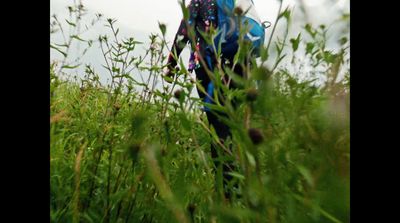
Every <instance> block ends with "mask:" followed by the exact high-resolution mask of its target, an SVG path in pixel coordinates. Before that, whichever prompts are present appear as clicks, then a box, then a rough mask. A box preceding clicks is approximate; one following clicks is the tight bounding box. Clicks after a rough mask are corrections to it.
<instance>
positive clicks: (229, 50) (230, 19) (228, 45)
mask: <svg viewBox="0 0 400 223" xmlns="http://www.w3.org/2000/svg"><path fill="white" fill-rule="evenodd" d="M216 1H217V6H218V33H217V35H216V37H215V38H214V44H215V49H217V51H218V50H220V51H221V54H222V55H223V56H225V57H230V58H233V56H234V55H235V54H236V53H237V51H238V48H239V44H238V40H239V35H240V30H239V21H240V22H241V23H242V27H244V28H247V32H246V33H245V35H244V40H246V41H249V42H250V43H251V51H252V55H253V56H256V57H258V56H259V55H260V49H261V47H262V46H263V45H264V41H265V29H266V28H268V27H269V26H270V24H269V26H265V23H266V22H264V23H262V22H261V21H260V19H259V18H258V15H257V12H256V11H255V8H254V2H253V0H216ZM236 7H240V8H241V9H242V11H243V14H242V16H241V18H240V19H239V18H238V17H237V16H235V14H234V10H235V8H236ZM212 52H213V50H210V51H209V53H210V54H212ZM210 54H209V55H206V57H205V59H206V62H207V64H208V66H209V68H210V69H211V70H212V69H213V66H212V62H211V55H210ZM213 93H214V83H213V82H212V81H211V82H210V83H209V84H208V86H207V94H208V96H206V97H205V102H206V103H210V104H212V97H213V95H214V94H213ZM204 110H205V111H210V109H209V108H208V107H207V106H205V107H204Z"/></svg>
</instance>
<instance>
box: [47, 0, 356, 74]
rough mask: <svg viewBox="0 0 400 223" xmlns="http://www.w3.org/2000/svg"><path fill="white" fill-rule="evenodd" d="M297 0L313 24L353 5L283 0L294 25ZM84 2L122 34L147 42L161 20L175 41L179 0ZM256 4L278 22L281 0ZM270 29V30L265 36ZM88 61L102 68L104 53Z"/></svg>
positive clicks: (61, 3)
mask: <svg viewBox="0 0 400 223" xmlns="http://www.w3.org/2000/svg"><path fill="white" fill-rule="evenodd" d="M72 2H73V0H51V1H50V3H51V4H50V12H51V14H57V16H58V17H59V18H62V17H65V16H66V15H67V12H68V10H67V9H66V6H67V5H71V4H72ZM186 2H187V3H188V2H189V0H187V1H186ZM297 2H303V3H304V5H305V9H306V11H307V12H308V14H307V15H308V17H307V19H308V22H310V23H312V24H313V25H319V24H330V23H332V21H333V20H335V19H337V18H338V17H339V16H340V13H339V12H341V11H342V12H343V11H345V12H349V8H350V5H349V4H350V3H349V2H350V0H283V6H284V7H286V6H290V7H293V8H294V9H295V12H294V14H293V23H294V26H295V25H296V24H298V25H300V24H301V25H304V24H305V21H304V19H305V17H304V14H303V13H301V11H300V10H299V5H298V4H296V3H297ZM82 3H83V5H84V6H86V8H87V9H88V10H89V11H88V12H89V14H92V15H93V14H94V13H102V14H103V15H104V17H106V18H114V19H117V23H116V26H117V27H118V28H120V35H121V36H126V37H131V36H133V37H135V39H137V40H139V41H144V42H146V41H148V36H149V35H150V34H151V33H159V28H158V22H162V23H165V24H166V25H167V35H166V37H167V41H169V42H172V40H173V38H174V35H175V33H176V31H177V29H178V26H179V23H180V20H181V19H182V12H181V9H180V6H179V4H178V0H82ZM254 3H255V5H256V8H257V11H258V13H259V15H260V17H261V20H262V21H270V22H271V23H274V22H275V19H276V16H277V14H278V9H279V1H278V0H254ZM92 18H93V16H92ZM105 30H106V29H105V27H104V26H103V25H101V26H96V29H95V30H92V31H91V38H93V37H94V38H95V37H97V36H98V35H99V34H104V32H105ZM271 30H272V29H267V32H266V38H268V36H269V34H270V32H271ZM278 30H279V26H278ZM297 30H299V29H298V28H297V29H296V27H292V31H293V32H294V33H296V32H298V31H297ZM52 38H53V40H54V38H55V39H57V38H60V36H57V35H55V36H53V37H52ZM97 50H98V49H97ZM59 56H60V55H59V54H58V53H56V52H54V51H52V52H51V57H52V59H58V58H59ZM183 56H184V57H188V50H186V51H184V52H183ZM85 62H89V63H91V64H92V65H93V66H94V67H101V64H102V63H103V61H102V57H101V54H100V53H99V52H98V51H95V50H91V51H89V52H88V55H87V56H86V58H85ZM100 73H101V72H100Z"/></svg>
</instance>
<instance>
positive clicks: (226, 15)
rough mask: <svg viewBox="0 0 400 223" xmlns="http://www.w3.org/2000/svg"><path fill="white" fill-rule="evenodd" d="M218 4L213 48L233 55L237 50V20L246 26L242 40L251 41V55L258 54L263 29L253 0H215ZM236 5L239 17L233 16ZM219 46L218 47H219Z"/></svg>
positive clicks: (261, 43)
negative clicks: (216, 30)
mask: <svg viewBox="0 0 400 223" xmlns="http://www.w3.org/2000/svg"><path fill="white" fill-rule="evenodd" d="M216 2H217V6H218V30H219V32H218V34H217V36H216V38H215V39H214V43H215V48H216V49H217V50H218V49H220V50H221V53H222V54H223V55H225V56H228V57H233V55H235V54H236V52H237V50H238V47H239V46H238V40H239V27H240V26H239V22H240V23H241V26H242V27H244V28H247V32H246V33H245V35H244V40H245V41H249V42H250V43H251V48H252V53H253V56H259V52H260V49H261V47H262V46H263V45H264V40H265V29H266V28H268V27H266V26H265V25H264V23H262V22H261V21H260V19H259V17H258V14H257V12H256V11H255V6H254V2H253V0H217V1H216ZM236 7H238V8H240V9H242V11H243V14H242V16H241V17H240V18H238V16H235V14H234V10H235V8H236ZM219 47H220V48H219Z"/></svg>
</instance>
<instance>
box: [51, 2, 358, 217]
mask: <svg viewBox="0 0 400 223" xmlns="http://www.w3.org/2000/svg"><path fill="white" fill-rule="evenodd" d="M182 5H183V4H182ZM80 8H81V9H82V8H83V6H74V7H71V8H70V9H69V10H70V13H71V14H73V13H78V12H80ZM78 15H80V14H79V13H78ZM184 15H186V13H184ZM186 17H187V15H186ZM290 18H291V11H290V10H289V9H285V10H284V11H283V12H280V13H279V17H278V20H277V22H278V21H279V20H280V19H284V20H290ZM71 21H75V22H71ZM76 21H77V22H76ZM79 21H80V20H73V19H69V20H68V21H66V22H67V23H68V24H69V26H72V27H76V26H78V25H79ZM115 23H116V21H115V20H113V19H109V20H107V21H106V24H107V25H108V27H109V28H110V29H111V30H112V31H113V37H112V38H109V37H107V36H100V37H99V42H98V44H99V45H100V48H101V49H102V50H103V51H102V52H103V55H104V62H105V65H104V67H105V69H106V70H107V72H108V73H109V74H110V78H111V79H110V80H111V83H110V84H109V85H108V86H103V84H102V83H100V81H99V77H98V74H97V73H96V72H95V71H94V69H93V68H92V67H91V66H89V65H88V66H86V70H85V76H84V78H83V79H82V80H81V81H80V82H73V81H67V80H64V79H63V78H61V75H60V74H61V73H62V70H64V69H75V68H76V67H75V66H76V65H71V64H68V63H66V62H62V63H61V66H59V67H57V66H58V64H57V63H51V66H50V95H51V98H50V112H51V114H50V115H51V116H50V139H51V140H50V184H51V187H50V218H51V222H271V223H273V222H288V223H291V222H299V223H302V222H304V223H306V222H307V223H308V222H349V216H350V213H349V210H350V207H349V199H350V198H349V193H350V188H349V185H350V182H349V163H350V131H349V77H350V73H349V70H348V68H347V66H346V60H345V59H344V58H346V55H347V53H348V48H349V47H348V41H347V39H348V38H347V37H346V36H344V37H341V39H340V42H341V48H340V50H339V51H333V50H330V49H328V48H327V47H326V45H325V42H326V37H325V35H326V27H324V26H319V27H318V28H314V27H312V26H311V25H309V24H308V25H306V26H305V28H304V31H305V32H304V33H302V34H298V35H297V36H296V37H292V38H288V36H287V35H288V34H287V33H286V34H285V35H286V36H284V37H283V39H279V38H278V39H277V41H276V42H274V45H275V46H276V47H275V48H271V49H269V44H268V46H267V47H266V48H264V49H262V57H261V60H262V61H261V63H256V62H255V61H251V63H250V64H245V63H243V61H242V60H241V58H242V57H243V58H245V57H247V56H248V55H246V53H245V51H241V52H240V54H242V55H240V57H238V60H237V64H235V66H242V67H243V68H244V70H246V75H245V76H244V77H241V76H240V75H238V74H236V73H235V72H234V71H233V70H231V69H225V70H223V69H217V70H215V72H211V73H210V75H212V78H213V79H214V80H215V83H216V91H215V93H216V95H217V96H216V97H215V98H214V99H215V101H216V104H214V105H212V106H210V107H211V108H212V110H214V111H224V112H226V114H227V116H221V117H220V118H221V120H222V121H224V122H225V123H226V124H227V125H229V126H230V127H231V129H232V134H233V137H232V138H231V139H228V140H227V141H226V142H219V141H218V140H217V138H218V137H217V136H216V134H215V131H214V129H213V128H210V127H209V126H208V123H207V120H206V117H205V115H204V114H203V113H201V112H199V111H198V109H197V108H196V107H201V106H203V105H204V104H203V103H202V102H201V101H199V100H198V99H196V98H192V97H191V94H190V92H191V91H192V90H193V89H194V88H193V87H194V85H195V84H196V86H198V87H199V84H198V83H196V82H194V81H189V77H188V76H187V71H186V68H185V67H184V64H183V63H180V65H181V69H180V70H179V71H178V76H179V78H178V79H177V80H176V81H175V82H174V83H173V84H172V85H168V86H166V85H164V82H162V83H163V86H164V88H163V91H160V90H159V89H156V81H157V80H158V78H159V77H160V76H161V75H162V69H163V68H164V67H165V65H164V64H165V59H166V56H165V55H164V54H163V52H164V51H163V49H164V47H165V45H166V42H165V39H164V35H165V32H166V26H165V25H163V24H161V23H160V24H159V28H160V30H161V33H162V36H159V35H155V34H153V35H151V36H150V43H151V44H150V46H148V50H147V51H146V55H144V56H138V55H135V56H133V55H132V54H133V52H134V49H135V47H136V45H138V44H142V43H140V42H138V41H136V40H135V39H134V38H128V39H125V40H120V39H119V38H118V29H116V28H115ZM275 25H276V24H275ZM189 33H190V30H189ZM307 33H308V35H309V36H310V37H311V39H307V38H305V35H307ZM270 38H272V36H271V37H270ZM110 39H112V40H110ZM72 40H74V41H80V42H81V41H85V40H83V39H82V38H80V37H79V36H76V37H73V38H71V41H72ZM287 40H288V41H290V43H291V45H290V44H288V43H287V42H288V41H287ZM59 45H60V44H59ZM59 45H56V44H51V45H50V47H51V48H52V49H54V50H56V51H59V52H60V51H61V48H60V47H61V46H59ZM61 45H62V44H61ZM67 45H68V44H67ZM288 46H289V47H288ZM66 48H68V47H66ZM274 50H275V51H276V52H277V56H276V58H275V60H273V59H274V58H269V56H268V55H273V54H271V53H270V52H271V51H274ZM61 52H63V54H64V53H65V54H66V55H65V57H67V56H68V55H67V52H64V51H61ZM301 54H302V55H301ZM285 55H290V56H292V61H296V60H295V59H296V58H297V57H301V58H306V57H307V58H309V60H308V61H309V63H310V64H309V65H314V66H316V67H317V65H316V64H318V66H321V67H322V68H323V69H322V71H321V72H319V73H318V74H319V76H318V77H313V78H309V79H307V78H303V77H301V75H300V74H301V71H300V70H296V69H295V70H294V71H293V69H289V68H291V67H288V66H290V64H289V65H287V64H283V63H282V61H283V58H284V56H285ZM146 58H147V59H149V60H150V62H149V63H145V62H144V61H145V59H146ZM267 59H268V60H272V64H273V67H272V68H270V67H267V66H265V65H264V64H265V63H264V62H266V60H267ZM303 63H306V60H304V61H303ZM292 64H294V62H292ZM57 68H59V69H57ZM292 68H293V67H292ZM143 70H146V71H148V73H147V74H146V75H148V76H145V77H143V76H141V78H140V79H141V80H137V79H138V78H136V77H137V75H136V76H135V75H134V74H135V73H141V71H143ZM343 72H344V78H339V76H340V75H339V74H341V73H343ZM226 76H228V77H230V78H231V79H232V80H233V81H234V82H235V83H237V85H238V87H239V88H238V89H229V88H227V87H226V86H225V85H224V83H223V81H222V80H221V79H222V78H224V77H226ZM318 78H323V79H324V80H325V81H324V82H323V83H319V84H316V80H317V79H318ZM182 79H183V80H182ZM139 87H140V88H141V89H142V90H138V89H139ZM177 88H178V89H177ZM199 89H202V88H199ZM202 91H204V89H202ZM210 143H214V144H215V145H216V146H217V147H218V149H219V150H220V151H222V150H223V149H226V148H227V147H228V146H229V145H232V154H233V155H227V154H225V155H222V157H220V159H221V160H222V161H223V162H227V161H228V160H230V161H232V162H233V163H234V165H235V166H236V167H237V169H236V170H235V171H233V172H231V173H230V175H231V176H232V177H233V181H234V182H237V183H238V185H239V186H238V188H234V187H233V186H232V185H231V186H230V190H231V191H232V193H233V196H232V198H231V200H225V199H223V198H222V197H221V194H220V191H222V190H223V189H222V188H221V186H220V185H219V184H218V183H216V181H218V180H219V176H220V175H221V172H220V171H221V170H214V168H213V165H214V164H213V162H212V159H211V155H210Z"/></svg>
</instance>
